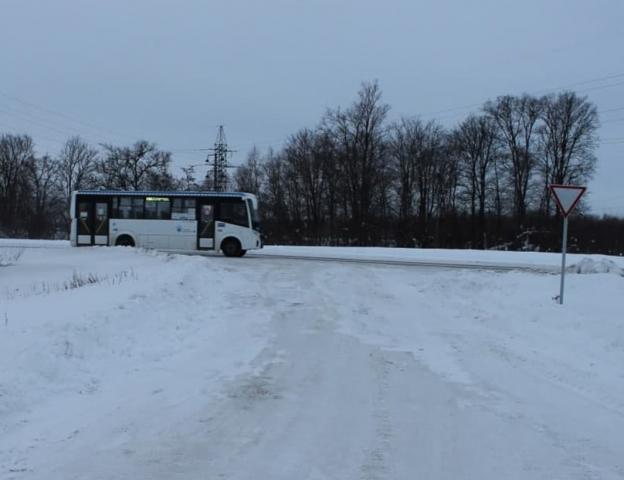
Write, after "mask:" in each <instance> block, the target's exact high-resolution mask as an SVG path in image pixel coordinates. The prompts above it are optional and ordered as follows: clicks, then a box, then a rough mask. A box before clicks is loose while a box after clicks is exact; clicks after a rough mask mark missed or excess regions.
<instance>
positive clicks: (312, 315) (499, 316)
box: [0, 244, 624, 480]
mask: <svg viewBox="0 0 624 480" xmlns="http://www.w3.org/2000/svg"><path fill="white" fill-rule="evenodd" d="M48 247H50V248H48ZM0 248H1V247H0ZM518 258H519V257H516V256H515V255H514V258H513V259H508V261H509V263H513V262H517V261H518ZM503 260H504V259H503ZM521 260H522V259H520V261H521ZM11 263H12V265H8V266H3V267H0V366H1V368H0V478H2V479H5V478H6V479H71V478H81V479H82V478H88V479H128V478H132V479H175V478H185V479H187V478H226V479H249V478H263V479H264V478H266V479H269V478H270V479H294V478H296V479H314V480H317V479H413V478H430V479H453V480H455V479H458V478H462V479H479V480H484V479H497V480H498V479H501V478H505V479H549V480H550V479H557V478H561V479H575V478H578V479H581V478H583V479H584V478H604V479H615V478H624V441H623V440H622V438H623V437H622V432H623V431H624V370H623V368H622V365H624V316H623V315H622V313H621V312H622V299H621V293H622V291H623V288H624V279H623V278H622V277H621V276H620V275H618V274H616V275H614V274H613V273H596V274H593V275H577V274H571V275H570V276H569V277H568V281H567V285H566V288H567V290H566V304H565V305H563V306H560V305H557V304H556V303H554V302H553V300H552V298H551V297H553V296H554V295H555V294H556V293H558V286H559V284H558V277H557V276H555V275H537V274H529V273H518V272H514V273H493V272H478V271H449V270H432V269H417V268H403V267H384V266H371V265H358V264H331V263H318V264H317V263H314V262H300V261H295V260H285V259H276V260H267V259H262V260H260V259H253V258H243V259H225V258H221V257H209V258H204V257H188V256H175V255H165V254H157V253H149V252H144V251H135V250H132V249H123V248H82V249H72V248H53V247H52V246H48V245H46V244H42V245H41V246H40V248H32V249H25V250H24V251H23V253H22V254H21V256H20V257H19V258H17V259H15V260H14V261H12V262H11ZM597 271H600V270H597Z"/></svg>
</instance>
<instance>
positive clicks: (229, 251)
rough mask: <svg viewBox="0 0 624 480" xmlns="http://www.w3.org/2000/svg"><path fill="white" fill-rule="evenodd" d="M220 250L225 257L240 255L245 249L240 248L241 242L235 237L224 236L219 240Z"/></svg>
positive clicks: (243, 253)
mask: <svg viewBox="0 0 624 480" xmlns="http://www.w3.org/2000/svg"><path fill="white" fill-rule="evenodd" d="M221 251H222V252H223V255H225V256H226V257H242V256H243V255H245V250H243V249H242V248H241V244H240V242H239V241H238V240H236V239H235V238H226V239H225V240H223V242H221Z"/></svg>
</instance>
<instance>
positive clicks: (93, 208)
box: [76, 198, 110, 245]
mask: <svg viewBox="0 0 624 480" xmlns="http://www.w3.org/2000/svg"><path fill="white" fill-rule="evenodd" d="M109 210H110V209H109V205H108V201H106V200H97V199H91V198H82V199H79V200H78V232H77V233H78V238H77V239H76V243H77V244H78V245H108V217H109Z"/></svg>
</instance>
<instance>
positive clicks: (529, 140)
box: [484, 95, 542, 222]
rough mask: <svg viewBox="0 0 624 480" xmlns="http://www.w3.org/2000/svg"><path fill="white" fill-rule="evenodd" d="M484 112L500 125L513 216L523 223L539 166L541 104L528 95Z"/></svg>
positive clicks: (504, 100)
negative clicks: (504, 147) (537, 144)
mask: <svg viewBox="0 0 624 480" xmlns="http://www.w3.org/2000/svg"><path fill="white" fill-rule="evenodd" d="M484 110H485V111H486V113H487V114H489V115H490V116H491V117H492V119H493V120H494V121H495V122H496V124H497V125H498V127H499V129H500V133H501V136H502V138H503V140H504V143H505V145H506V153H507V159H508V162H507V167H508V172H509V181H510V183H511V187H512V189H513V195H514V198H513V203H514V212H515V215H516V218H517V219H518V220H519V221H520V222H522V221H523V220H524V218H525V216H526V211H527V207H528V203H529V198H528V192H529V187H530V185H531V183H530V181H531V177H532V175H533V173H534V170H535V165H536V163H537V155H536V149H537V147H536V135H535V130H536V126H537V122H538V120H539V118H540V115H541V112H542V102H541V101H540V100H539V99H537V98H535V97H531V96H529V95H523V96H521V97H513V96H510V95H507V96H504V97H499V98H498V99H497V100H496V101H495V102H488V103H486V105H485V107H484Z"/></svg>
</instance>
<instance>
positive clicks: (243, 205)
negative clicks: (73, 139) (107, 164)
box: [70, 190, 262, 257]
mask: <svg viewBox="0 0 624 480" xmlns="http://www.w3.org/2000/svg"><path fill="white" fill-rule="evenodd" d="M71 219H72V221H71V233H70V241H71V244H72V245H73V246H83V245H84V246H90V245H125V246H132V247H144V248H155V249H159V250H174V251H189V250H215V251H218V250H221V251H222V252H223V254H224V255H226V256H228V257H241V256H243V255H244V254H245V252H247V250H253V249H257V248H262V238H261V235H260V225H259V219H258V201H257V199H256V197H255V195H252V194H250V193H240V192H163V191H160V192H158V191H153V192H152V191H144V192H139V191H137V192H125V191H115V190H78V191H75V192H73V194H72V200H71Z"/></svg>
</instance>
